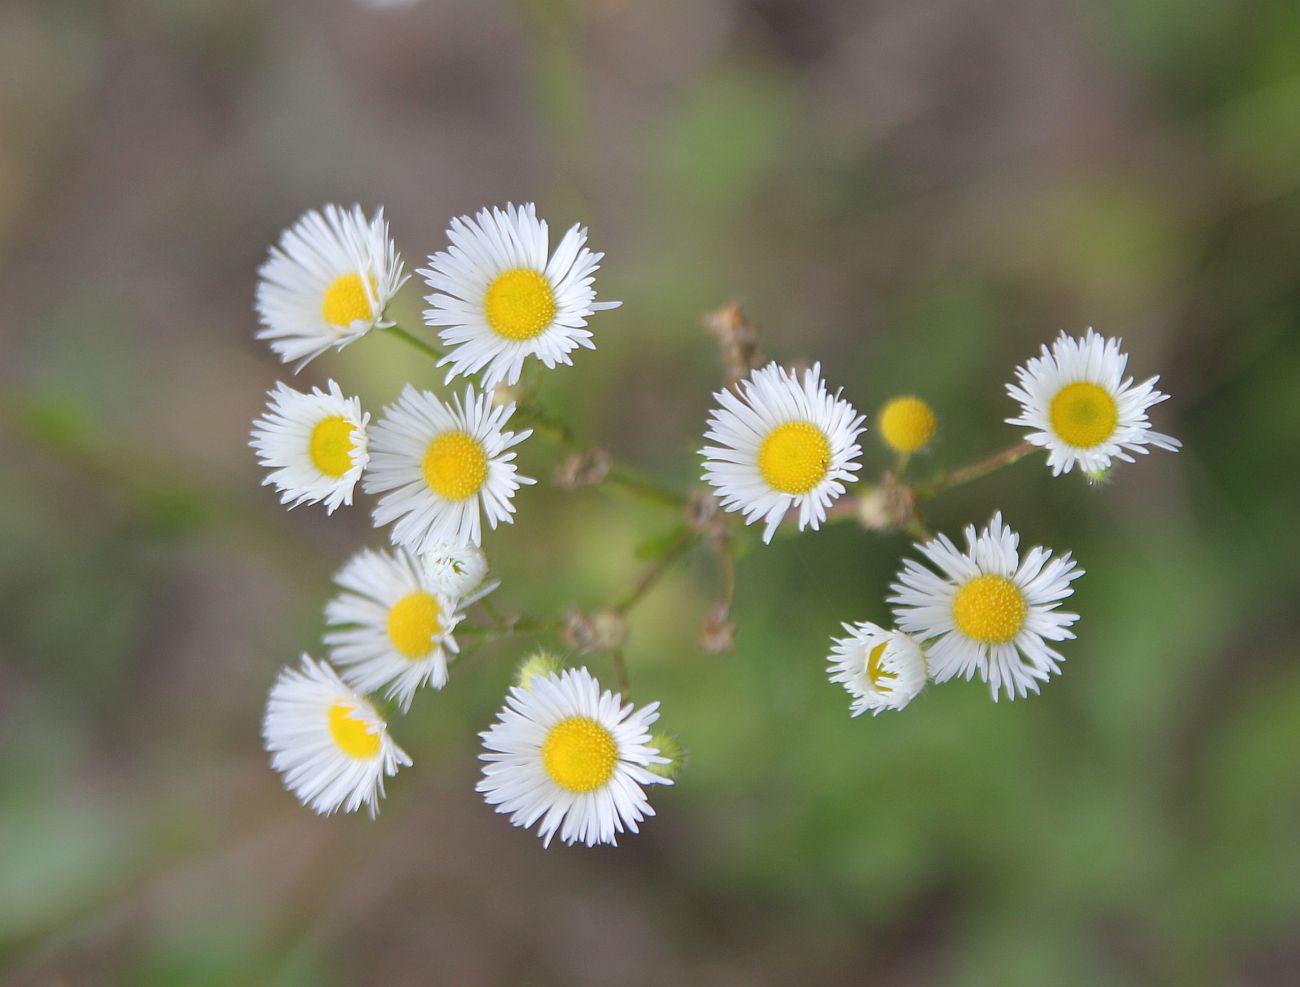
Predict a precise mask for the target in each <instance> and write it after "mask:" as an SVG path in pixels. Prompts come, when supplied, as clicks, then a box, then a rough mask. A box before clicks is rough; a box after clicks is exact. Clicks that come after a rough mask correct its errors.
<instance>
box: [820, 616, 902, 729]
mask: <svg viewBox="0 0 1300 987" xmlns="http://www.w3.org/2000/svg"><path fill="white" fill-rule="evenodd" d="M844 629H845V630H846V631H847V632H848V635H849V636H848V637H836V638H831V644H832V648H831V653H830V657H829V658H828V659H827V661H829V662H830V667H829V668H828V669H827V671H828V672H829V673H830V677H831V681H832V682H838V683H840V684H841V685H843V686H844V688H845V689H846V690H847V691H848V693H849V695H851V696H853V697H854V698H853V703H852V705H851V706H850V710H851V712H852V713H853V715H854V716H861V715H862V714H863V713H865V712H866V711H867V710H871V713H872V715H878V714H879V713H880V711H881V710H882V709H902V708H903V707H904V706H906V705H907V704H908V703H910V702H911V701H912V700H913V699H915V698H916V695H917V693H919V692H920V691H921V690H922V689H923V688H925V679H926V667H925V653H924V652H923V651H922V650H921V646H920V645H919V644H917V643H916V642H915V641H913V640H912V639H911V638H910V637H908V636H907V635H906V634H904V633H902V632H901V631H888V630H885V628H883V627H881V626H880V625H879V624H872V623H870V622H868V621H860V622H858V623H856V624H845V625H844Z"/></svg>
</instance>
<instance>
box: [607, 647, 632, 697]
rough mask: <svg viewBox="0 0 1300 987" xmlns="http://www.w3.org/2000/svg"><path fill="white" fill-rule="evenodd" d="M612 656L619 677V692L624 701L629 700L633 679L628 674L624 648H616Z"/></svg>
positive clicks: (615, 673)
mask: <svg viewBox="0 0 1300 987" xmlns="http://www.w3.org/2000/svg"><path fill="white" fill-rule="evenodd" d="M610 658H612V659H613V661H614V675H615V677H616V678H617V679H618V693H619V696H620V697H621V698H622V700H623V702H627V701H628V699H630V698H631V696H632V681H631V679H629V678H628V676H627V659H626V658H624V657H623V649H622V648H615V649H614V650H613V651H612V652H611V653H610Z"/></svg>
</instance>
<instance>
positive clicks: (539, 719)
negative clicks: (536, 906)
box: [478, 668, 672, 846]
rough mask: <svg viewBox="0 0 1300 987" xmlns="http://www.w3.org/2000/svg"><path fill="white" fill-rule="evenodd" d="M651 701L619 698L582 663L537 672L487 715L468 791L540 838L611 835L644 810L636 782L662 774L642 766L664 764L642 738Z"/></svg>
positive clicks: (633, 824)
mask: <svg viewBox="0 0 1300 987" xmlns="http://www.w3.org/2000/svg"><path fill="white" fill-rule="evenodd" d="M658 709H659V704H658V703H651V704H650V705H649V706H643V707H642V708H641V709H639V710H634V709H633V707H632V705H631V704H628V705H624V704H623V702H622V700H620V699H619V697H618V696H616V695H615V694H614V693H612V692H609V691H608V690H606V691H601V688H600V684H599V683H598V682H597V681H596V680H595V679H594V678H593V677H592V676H591V673H590V672H588V671H587V670H586V669H585V668H579V669H576V670H573V669H570V670H566V671H563V672H560V673H558V674H551V675H537V676H534V677H533V678H532V679H531V680H530V681H529V683H528V686H527V688H520V687H519V686H515V687H513V688H511V690H510V694H509V695H508V696H507V697H506V705H505V708H504V709H502V710H501V711H500V712H499V713H498V714H497V721H496V722H495V723H494V724H492V726H491V728H490V729H488V730H486V731H484V732H483V733H482V734H480V736H481V737H482V738H483V746H484V748H485V749H486V751H487V753H485V754H481V755H479V756H480V758H481V759H482V760H483V761H486V762H487V763H486V764H485V766H484V768H483V778H482V780H481V781H480V782H479V783H478V790H479V791H480V792H482V793H483V798H484V800H485V801H486V802H487V803H488V805H492V806H496V811H497V812H503V813H505V812H508V813H510V821H511V822H512V823H513V824H514V825H516V826H522V827H524V828H528V827H531V826H532V825H533V824H534V823H537V835H538V836H540V837H541V838H542V843H543V845H546V846H549V845H550V843H551V838H552V837H554V836H555V835H556V834H557V833H558V834H559V837H560V839H561V840H563V841H564V842H565V843H570V844H571V843H585V844H586V845H587V846H594V845H595V844H597V843H611V844H613V843H616V834H617V833H622V832H625V831H628V832H632V833H636V832H638V829H637V824H638V823H640V822H641V820H642V819H644V818H645V817H646V816H653V815H654V810H653V809H652V808H650V803H649V801H648V800H647V799H646V795H645V790H644V786H646V785H652V784H659V785H667V784H672V782H671V781H670V780H669V779H667V778H663V777H660V776H658V775H656V774H654V773H653V772H652V771H651V770H650V768H651V767H652V766H653V765H656V764H667V763H668V761H667V758H664V757H661V756H660V754H659V752H658V750H656V749H655V748H654V747H651V746H650V745H649V741H650V729H649V728H650V725H651V724H652V723H654V722H655V720H657V719H658V718H659V713H658Z"/></svg>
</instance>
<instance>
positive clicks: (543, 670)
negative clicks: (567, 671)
mask: <svg viewBox="0 0 1300 987" xmlns="http://www.w3.org/2000/svg"><path fill="white" fill-rule="evenodd" d="M562 668H564V662H562V661H560V659H559V658H556V657H555V655H553V654H550V653H549V652H546V651H538V652H537V653H536V654H533V655H529V656H528V657H527V658H525V659H524V660H523V661H521V662H520V663H519V669H518V670H517V671H516V672H515V685H517V686H518V687H519V688H521V689H523V690H525V691H527V690H528V689H531V688H532V687H533V679H535V678H538V677H539V676H546V675H555V674H556V673H558V672H559V671H560V669H562Z"/></svg>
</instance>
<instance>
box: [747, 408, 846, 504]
mask: <svg viewBox="0 0 1300 987" xmlns="http://www.w3.org/2000/svg"><path fill="white" fill-rule="evenodd" d="M830 465H831V444H830V443H829V442H828V441H827V440H826V436H825V435H823V434H822V431H821V429H819V428H817V427H816V426H815V425H809V424H808V423H807V422H786V423H785V424H784V425H778V426H777V427H776V428H774V429H772V431H771V432H769V433H768V436H767V438H766V439H764V440H763V444H762V446H760V447H759V450H758V469H759V472H761V473H762V474H763V479H764V480H766V481H767V482H768V484H769V485H771V486H772V487H774V488H775V489H777V490H779V491H781V493H787V494H803V493H807V492H808V491H809V490H811V489H812V488H813V487H815V486H817V484H819V483H821V482H822V479H823V478H824V477H825V476H826V471H827V470H828V469H829V468H830Z"/></svg>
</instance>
